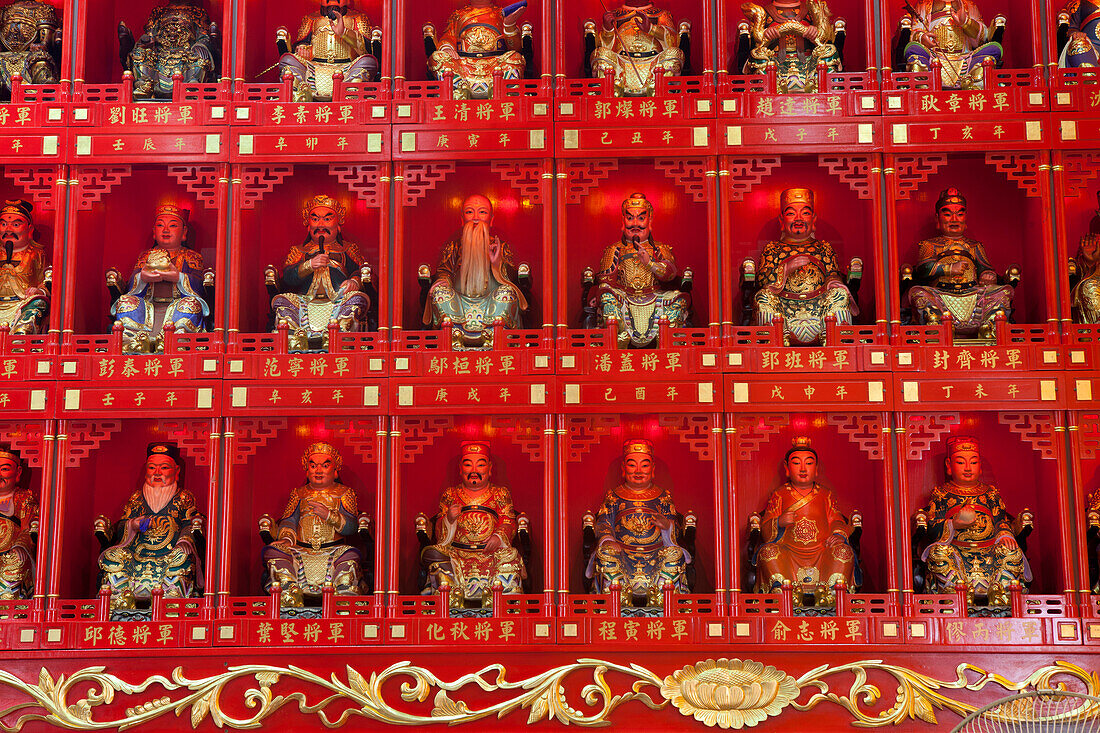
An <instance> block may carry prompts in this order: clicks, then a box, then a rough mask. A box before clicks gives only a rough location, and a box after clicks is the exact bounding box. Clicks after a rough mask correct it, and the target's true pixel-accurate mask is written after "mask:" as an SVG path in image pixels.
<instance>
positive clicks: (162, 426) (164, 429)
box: [155, 418, 210, 466]
mask: <svg viewBox="0 0 1100 733" xmlns="http://www.w3.org/2000/svg"><path fill="white" fill-rule="evenodd" d="M155 430H156V432H158V433H162V434H163V435H164V439H165V440H169V441H171V442H173V443H176V444H177V445H178V446H179V448H180V453H182V454H183V456H184V457H185V458H190V459H191V460H193V461H194V462H195V465H196V466H209V465H210V420H209V418H194V419H187V418H182V419H172V418H164V419H161V420H157V424H156V428H155Z"/></svg>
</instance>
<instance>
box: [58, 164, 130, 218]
mask: <svg viewBox="0 0 1100 733" xmlns="http://www.w3.org/2000/svg"><path fill="white" fill-rule="evenodd" d="M129 175H130V166H128V165H105V166H81V167H80V168H77V169H76V178H75V179H74V180H76V184H75V185H72V187H71V189H70V190H72V191H73V195H74V196H76V208H77V209H78V210H79V211H89V210H90V209H91V208H92V204H94V203H98V202H99V201H100V199H102V198H103V197H104V196H106V195H107V194H108V193H110V192H111V189H112V188H114V187H115V186H117V185H118V184H120V183H122V179H124V178H126V177H127V176H129Z"/></svg>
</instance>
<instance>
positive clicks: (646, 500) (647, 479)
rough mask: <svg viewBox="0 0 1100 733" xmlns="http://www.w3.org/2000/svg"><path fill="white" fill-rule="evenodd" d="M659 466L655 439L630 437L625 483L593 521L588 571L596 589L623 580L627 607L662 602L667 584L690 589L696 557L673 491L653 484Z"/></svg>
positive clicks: (610, 495) (606, 500)
mask: <svg viewBox="0 0 1100 733" xmlns="http://www.w3.org/2000/svg"><path fill="white" fill-rule="evenodd" d="M655 468H656V466H655V464H654V461H653V444H652V443H651V442H649V441H648V440H628V441H626V443H625V444H624V445H623V461H622V476H623V480H622V483H620V484H619V485H618V486H616V487H615V488H613V489H610V490H608V492H607V494H605V495H604V499H603V504H601V505H600V508H599V510H598V511H597V512H596V517H595V523H594V525H593V530H594V533H595V536H596V549H595V552H593V553H592V556H591V558H590V559H589V562H588V567H587V569H586V570H585V575H586V576H587V577H588V578H591V579H592V581H593V586H592V591H593V592H594V593H607V592H608V590H609V589H610V588H611V584H612V583H615V582H617V583H619V587H620V589H621V590H620V594H621V598H622V603H623V605H627V606H634V605H639V606H660V605H661V603H662V600H663V590H664V587H665V585H666V584H671V585H672V588H673V590H675V591H676V592H677V593H687V592H689V591H690V589H689V588H688V581H687V573H686V570H687V564H688V563H690V562H691V556H690V555H689V554H688V551H687V550H685V549H684V548H683V547H682V546H681V544H680V542H681V540H680V535H681V532H682V531H683V527H684V519H683V517H682V516H681V515H680V514H679V513H678V512H677V511H676V506H675V505H674V504H673V503H672V494H670V493H669V491H668V489H665V488H662V487H660V486H657V485H656V484H655V483H654V481H653V478H654V473H655Z"/></svg>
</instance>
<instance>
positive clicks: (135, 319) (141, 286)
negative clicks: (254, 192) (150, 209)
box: [107, 204, 214, 354]
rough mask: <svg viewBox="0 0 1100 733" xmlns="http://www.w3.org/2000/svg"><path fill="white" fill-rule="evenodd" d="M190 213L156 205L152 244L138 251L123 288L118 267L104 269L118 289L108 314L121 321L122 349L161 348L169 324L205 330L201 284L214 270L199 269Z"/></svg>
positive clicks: (193, 330) (185, 329)
mask: <svg viewBox="0 0 1100 733" xmlns="http://www.w3.org/2000/svg"><path fill="white" fill-rule="evenodd" d="M190 213H191V212H189V211H188V210H187V209H183V208H180V207H179V206H176V205H174V204H164V205H162V206H158V207H157V210H156V212H154V218H153V246H152V247H151V248H150V249H147V250H145V251H144V252H142V253H141V254H140V255H138V258H137V262H135V263H134V270H133V274H131V275H130V281H129V284H128V285H127V286H126V287H127V290H126V291H125V292H123V291H122V287H123V285H122V281H121V277H122V276H121V275H120V274H119V272H118V270H115V269H113V268H112V269H110V270H108V271H107V286H108V288H110V289H111V290H112V291H114V292H117V293H119V295H118V297H117V299H116V300H115V302H114V304H113V305H112V306H111V316H112V317H113V319H114V320H115V321H118V322H120V323H121V324H122V350H123V352H124V353H127V354H146V353H155V352H159V351H164V327H165V326H167V325H169V324H171V325H172V327H173V328H175V330H176V331H177V332H185V333H198V332H200V331H205V330H206V319H207V317H209V316H210V305H209V304H208V303H207V302H206V299H205V287H206V285H207V284H213V281H214V280H213V278H214V274H213V272H210V271H204V270H203V266H202V264H203V263H202V255H201V254H200V253H199V252H198V250H195V249H192V248H191V247H190V246H188V244H187V239H188V237H189V235H190V231H191V230H190V227H189V226H188V224H187V220H188V217H189V216H190Z"/></svg>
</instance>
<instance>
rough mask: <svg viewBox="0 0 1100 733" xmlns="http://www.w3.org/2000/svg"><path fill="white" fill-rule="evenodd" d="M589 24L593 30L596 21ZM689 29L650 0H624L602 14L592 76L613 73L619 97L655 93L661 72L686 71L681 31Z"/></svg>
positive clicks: (674, 73) (592, 59)
mask: <svg viewBox="0 0 1100 733" xmlns="http://www.w3.org/2000/svg"><path fill="white" fill-rule="evenodd" d="M605 7H606V6H605ZM588 23H589V26H588V30H589V31H590V32H593V33H594V32H595V24H594V23H592V21H588ZM687 31H688V26H687V24H686V23H682V24H681V27H679V28H678V27H677V26H676V24H675V23H674V22H673V20H672V13H671V12H669V11H667V10H664V9H662V8H658V7H655V6H653V5H651V4H650V3H649V1H648V0H624V2H623V4H622V5H621V6H620V7H617V8H614V9H612V10H608V11H607V12H605V13H604V15H603V20H602V22H601V25H600V30H599V33H598V34H595V36H596V50H594V51H593V52H592V56H591V59H590V61H591V65H592V76H593V77H594V78H597V79H599V78H600V77H602V76H604V75H605V74H607V73H608V72H610V73H611V75H612V77H613V79H614V83H615V96H618V97H645V96H653V94H654V92H655V91H656V88H657V76H658V75H664V74H667V75H669V76H679V75H680V72H681V71H682V70H683V67H684V52H683V51H682V50H680V34H681V33H686V32H687Z"/></svg>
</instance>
